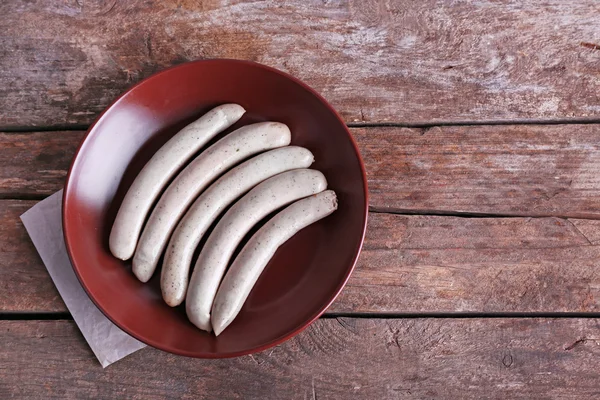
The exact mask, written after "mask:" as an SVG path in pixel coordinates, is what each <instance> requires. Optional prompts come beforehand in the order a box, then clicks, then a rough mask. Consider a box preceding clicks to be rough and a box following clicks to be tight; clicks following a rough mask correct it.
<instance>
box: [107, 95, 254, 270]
mask: <svg viewBox="0 0 600 400" xmlns="http://www.w3.org/2000/svg"><path fill="white" fill-rule="evenodd" d="M245 112H246V110H244V108H243V107H242V106H239V105H237V104H223V105H221V106H219V107H216V108H213V109H212V110H210V111H209V112H208V113H206V114H204V115H203V116H202V117H200V119H198V120H196V121H195V122H192V123H191V124H189V125H188V126H186V127H185V128H183V129H182V130H181V131H179V132H178V133H177V134H176V135H175V136H173V137H172V138H171V139H169V141H168V142H167V143H165V144H164V145H163V146H162V147H161V148H160V149H159V150H158V151H157V152H156V154H154V156H152V158H151V159H150V161H148V163H146V165H145V166H144V168H143V169H142V170H141V171H140V173H139V174H138V176H137V177H136V178H135V180H134V181H133V184H132V185H131V187H130V188H129V190H128V191H127V194H126V195H125V198H124V199H123V202H122V203H121V207H120V208H119V211H118V213H117V217H116V219H115V222H114V224H113V227H112V230H111V232H110V238H109V247H110V251H111V253H112V254H113V255H114V256H115V257H117V258H120V259H121V260H128V259H130V258H131V256H133V253H134V251H135V246H136V244H137V241H138V237H139V235H140V232H141V230H142V226H143V225H144V220H145V219H146V216H147V214H148V212H149V211H150V207H152V204H153V203H154V201H155V200H156V199H157V198H158V195H159V194H160V192H161V191H162V190H163V188H164V187H165V186H166V184H167V183H168V182H169V180H170V179H171V178H172V177H173V176H174V175H175V173H176V172H177V171H178V170H179V169H180V168H181V167H182V166H183V165H184V164H185V163H186V162H187V161H188V160H189V159H190V158H191V157H192V156H193V155H194V153H196V152H197V151H198V150H200V148H201V147H202V146H204V145H205V144H206V143H207V142H208V141H209V140H210V139H212V138H213V137H214V136H215V135H217V134H218V133H219V132H222V131H223V130H225V129H227V128H229V127H230V126H231V125H233V124H234V123H236V122H237V121H238V120H239V119H240V118H241V117H242V115H243V114H244V113H245Z"/></svg>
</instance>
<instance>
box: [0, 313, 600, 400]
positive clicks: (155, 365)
mask: <svg viewBox="0 0 600 400" xmlns="http://www.w3.org/2000/svg"><path fill="white" fill-rule="evenodd" d="M598 328H599V321H598V320H597V319H582V320H574V319H521V318H516V319H492V320H484V319H411V320H398V319H388V320H386V319H377V320H374V319H370V320H369V319H366V320H365V319H353V318H338V319H325V320H323V319H322V320H320V321H317V322H316V323H315V324H313V325H312V326H311V327H310V328H309V329H308V330H307V331H305V332H304V333H303V334H301V335H299V336H296V337H295V338H293V339H291V340H289V341H288V342H286V343H284V344H282V345H281V346H278V347H276V348H274V349H270V350H266V351H264V352H262V353H259V354H256V355H253V356H245V357H240V358H235V359H229V360H194V359H189V358H183V357H177V356H173V355H169V354H166V353H162V352H160V351H158V350H153V349H144V350H140V351H139V352H137V353H135V354H133V355H131V356H129V357H127V358H126V359H124V360H122V361H119V362H118V363H116V364H114V365H112V366H110V367H109V368H107V369H106V370H102V369H101V368H100V367H99V366H98V365H97V361H96V360H95V359H94V356H93V354H92V352H91V351H90V350H89V348H88V347H87V345H86V344H85V342H84V341H83V339H82V338H81V335H80V333H79V332H78V331H77V328H76V326H75V325H74V323H73V322H71V321H4V322H1V323H0V343H2V346H0V397H2V398H5V399H7V398H13V396H14V397H19V398H44V399H61V400H63V399H81V398H106V399H116V398H140V399H213V398H220V399H231V398H243V399H319V400H322V399H348V398H352V399H386V398H389V399H414V398H417V399H502V400H504V399H507V398H525V399H534V398H535V399H537V398H544V399H558V398H560V399H572V400H582V399H597V398H598V396H600V380H598V370H597V368H596V366H597V362H598V357H600V336H599V335H598Z"/></svg>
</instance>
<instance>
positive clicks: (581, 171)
mask: <svg viewBox="0 0 600 400" xmlns="http://www.w3.org/2000/svg"><path fill="white" fill-rule="evenodd" d="M351 132H352V134H353V135H354V137H355V138H356V140H357V141H358V144H359V147H360V149H361V152H362V155H363V158H364V161H365V164H366V169H367V176H368V180H369V191H370V194H371V199H370V202H371V207H373V208H374V209H376V210H380V211H393V212H397V211H400V212H427V213H430V212H466V213H488V214H500V215H513V216H561V217H562V216H569V217H584V218H600V201H599V200H598V199H600V174H598V171H600V125H595V124H591V125H547V126H544V125H507V126H460V127H448V126H446V127H435V128H431V129H426V130H424V129H408V128H394V127H388V128H353V129H351ZM82 135H83V132H40V133H25V134H21V133H7V134H2V133H0V148H1V149H2V152H0V162H1V163H2V164H1V165H4V166H5V167H4V168H2V169H1V170H0V195H2V196H4V197H10V196H11V195H12V196H15V195H18V196H22V195H50V194H52V193H54V192H55V191H57V190H59V189H60V188H62V186H63V183H64V177H65V176H66V173H67V169H68V167H69V163H70V159H71V157H72V155H73V154H74V151H75V149H76V147H77V144H78V143H79V141H80V140H81V137H82Z"/></svg>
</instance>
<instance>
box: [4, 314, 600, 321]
mask: <svg viewBox="0 0 600 400" xmlns="http://www.w3.org/2000/svg"><path fill="white" fill-rule="evenodd" d="M337 318H357V319H427V318H429V319H448V318H454V319H494V318H600V312H439V313H438V312H421V313H403V312H394V313H364V312H356V313H353V312H333V313H326V314H323V315H322V316H321V317H320V319H337ZM72 320H73V316H72V315H71V314H70V313H68V312H32V313H27V312H25V313H22V312H0V321H72Z"/></svg>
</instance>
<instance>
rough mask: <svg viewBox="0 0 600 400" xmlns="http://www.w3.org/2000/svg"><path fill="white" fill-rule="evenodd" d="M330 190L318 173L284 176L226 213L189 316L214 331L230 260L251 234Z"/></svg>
mask: <svg viewBox="0 0 600 400" xmlns="http://www.w3.org/2000/svg"><path fill="white" fill-rule="evenodd" d="M326 188H327V180H326V179H325V176H324V175H323V174H322V173H321V172H319V171H316V170H311V169H298V170H294V171H289V172H284V173H283V174H279V175H276V176H274V177H272V178H269V179H267V180H266V181H264V182H262V183H260V184H259V185H257V186H256V187H255V188H254V189H252V190H251V191H250V192H248V194H246V195H245V196H244V197H242V198H241V199H240V200H239V201H238V202H237V203H235V204H234V205H233V206H232V207H231V208H230V209H229V211H227V212H226V213H225V215H224V216H223V218H222V219H221V221H219V223H218V224H217V226H216V227H215V229H214V230H213V231H212V233H211V234H210V235H209V236H208V240H207V241H206V244H205V245H204V247H203V248H202V251H201V252H200V255H199V257H198V261H197V262H196V266H195V268H194V272H193V273H192V278H191V279H190V285H189V287H188V293H187V296H186V307H185V308H186V313H187V316H188V318H189V320H190V321H191V322H192V323H193V324H194V325H196V326H197V327H198V328H200V329H203V330H205V331H210V330H211V327H210V309H211V307H212V303H213V300H214V298H215V295H216V294H217V289H218V288H219V283H220V282H221V279H222V278H223V275H224V274H225V269H226V268H227V264H228V263H229V259H230V258H231V256H232V255H233V252H234V251H235V248H236V247H237V245H238V244H239V243H240V241H241V240H242V239H243V237H244V236H245V235H246V233H248V231H249V230H250V229H251V228H252V227H253V226H254V225H255V224H256V223H257V222H259V221H260V220H261V219H263V218H264V217H266V216H267V215H269V213H271V212H273V211H275V210H277V209H278V208H280V207H282V206H284V205H286V204H289V203H291V202H293V201H295V200H298V199H301V198H303V197H306V196H310V195H312V194H316V193H319V192H322V191H323V190H325V189H326Z"/></svg>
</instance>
